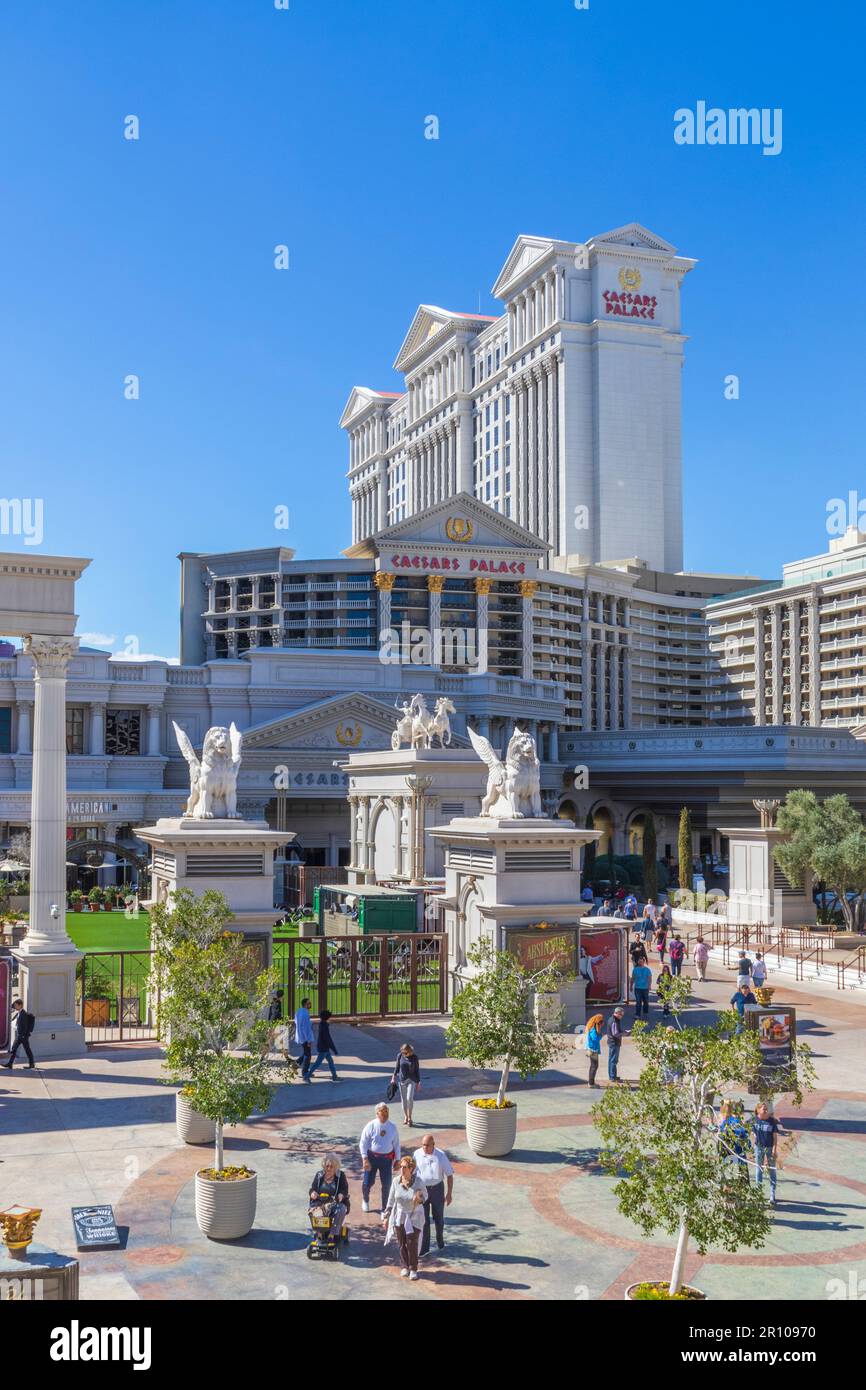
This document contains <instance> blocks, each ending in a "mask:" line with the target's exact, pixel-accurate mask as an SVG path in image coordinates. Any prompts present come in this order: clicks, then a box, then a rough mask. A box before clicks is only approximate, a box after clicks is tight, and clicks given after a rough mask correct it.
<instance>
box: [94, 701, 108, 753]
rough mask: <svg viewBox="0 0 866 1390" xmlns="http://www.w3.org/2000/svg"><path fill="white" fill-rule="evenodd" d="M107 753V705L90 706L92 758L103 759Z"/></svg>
mask: <svg viewBox="0 0 866 1390" xmlns="http://www.w3.org/2000/svg"><path fill="white" fill-rule="evenodd" d="M104 752H105V705H100V704H96V705H91V706H90V756H91V757H92V758H101V757H102V755H103V753H104Z"/></svg>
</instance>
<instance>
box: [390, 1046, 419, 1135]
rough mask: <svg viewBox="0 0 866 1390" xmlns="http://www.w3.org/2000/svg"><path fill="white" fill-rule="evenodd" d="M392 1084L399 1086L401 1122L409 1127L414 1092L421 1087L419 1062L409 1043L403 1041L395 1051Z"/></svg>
mask: <svg viewBox="0 0 866 1390" xmlns="http://www.w3.org/2000/svg"><path fill="white" fill-rule="evenodd" d="M394 1085H395V1086H399V1088H400V1099H401V1101H402V1102H403V1123H404V1125H409V1126H410V1128H411V1125H412V1107H413V1106H414V1104H415V1093H416V1091H420V1089H421V1064H420V1062H419V1061H418V1054H417V1052H416V1051H415V1049H414V1047H413V1046H412V1044H411V1043H404V1044H403V1046H402V1047H401V1048H400V1051H399V1052H398V1053H397V1061H396V1064H395V1066H394Z"/></svg>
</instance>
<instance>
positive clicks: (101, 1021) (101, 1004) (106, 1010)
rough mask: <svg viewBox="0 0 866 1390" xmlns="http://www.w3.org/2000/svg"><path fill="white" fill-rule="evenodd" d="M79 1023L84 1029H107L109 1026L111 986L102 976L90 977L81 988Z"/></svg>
mask: <svg viewBox="0 0 866 1390" xmlns="http://www.w3.org/2000/svg"><path fill="white" fill-rule="evenodd" d="M83 994H84V999H83V1008H82V1016H81V1022H82V1023H83V1024H84V1027H85V1028H108V1027H109V1026H110V1024H111V1000H112V992H111V986H110V984H109V982H108V980H106V979H105V978H104V976H102V975H91V976H90V978H89V979H88V980H86V981H85V983H84V987H83Z"/></svg>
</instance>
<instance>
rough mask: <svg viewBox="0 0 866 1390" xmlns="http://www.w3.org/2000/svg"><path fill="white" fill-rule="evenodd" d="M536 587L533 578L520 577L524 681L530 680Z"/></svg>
mask: <svg viewBox="0 0 866 1390" xmlns="http://www.w3.org/2000/svg"><path fill="white" fill-rule="evenodd" d="M537 588H538V585H537V583H536V582H535V580H534V579H521V581H520V596H521V598H522V600H523V603H522V605H521V606H522V610H523V612H522V620H523V631H522V639H523V652H522V656H523V670H522V675H523V679H524V680H525V681H528V680H532V599H533V596H534V594H535V591H536V589H537Z"/></svg>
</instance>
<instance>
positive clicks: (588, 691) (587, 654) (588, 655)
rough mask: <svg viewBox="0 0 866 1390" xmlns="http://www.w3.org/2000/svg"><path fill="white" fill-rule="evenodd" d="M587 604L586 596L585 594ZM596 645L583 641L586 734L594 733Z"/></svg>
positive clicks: (582, 690)
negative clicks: (593, 655)
mask: <svg viewBox="0 0 866 1390" xmlns="http://www.w3.org/2000/svg"><path fill="white" fill-rule="evenodd" d="M584 603H586V594H584ZM594 646H596V643H595V642H593V640H592V638H591V637H587V636H585V637H584V639H583V679H582V681H581V715H580V721H581V725H582V727H583V729H584V731H585V732H586V733H591V732H592V651H593V647H594Z"/></svg>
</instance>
